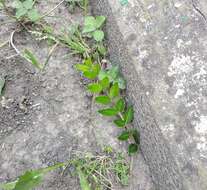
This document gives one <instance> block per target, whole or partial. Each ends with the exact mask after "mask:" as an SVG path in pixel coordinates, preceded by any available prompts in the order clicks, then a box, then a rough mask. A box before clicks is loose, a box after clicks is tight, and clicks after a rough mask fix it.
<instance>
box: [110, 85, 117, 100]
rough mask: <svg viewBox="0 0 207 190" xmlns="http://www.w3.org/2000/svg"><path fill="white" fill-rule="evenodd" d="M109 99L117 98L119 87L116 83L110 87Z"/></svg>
mask: <svg viewBox="0 0 207 190" xmlns="http://www.w3.org/2000/svg"><path fill="white" fill-rule="evenodd" d="M109 96H110V98H114V97H117V96H119V85H118V83H115V84H113V85H112V87H111V89H110V92H109Z"/></svg>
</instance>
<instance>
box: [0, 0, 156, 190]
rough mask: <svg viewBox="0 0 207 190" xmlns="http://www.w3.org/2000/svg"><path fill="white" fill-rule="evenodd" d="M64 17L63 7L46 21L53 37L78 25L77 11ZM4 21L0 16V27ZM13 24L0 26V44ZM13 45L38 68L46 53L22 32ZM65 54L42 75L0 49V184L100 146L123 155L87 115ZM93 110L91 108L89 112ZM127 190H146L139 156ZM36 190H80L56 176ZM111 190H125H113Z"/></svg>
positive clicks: (99, 122)
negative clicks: (53, 31)
mask: <svg viewBox="0 0 207 190" xmlns="http://www.w3.org/2000/svg"><path fill="white" fill-rule="evenodd" d="M57 3H58V1H57V0H52V1H42V2H41V3H40V4H39V5H38V7H39V10H40V11H41V12H45V10H49V9H51V8H52V7H54V6H55V5H56V4H57ZM75 12H76V13H75V14H70V13H69V11H68V9H67V7H66V6H65V4H62V5H61V6H60V7H59V8H58V9H56V10H55V11H54V12H52V13H51V16H54V15H55V16H59V17H47V18H46V20H47V22H49V23H50V24H52V25H53V27H54V28H55V29H56V30H57V31H59V29H60V28H62V27H68V26H69V25H70V24H71V20H73V21H74V22H82V20H83V15H82V11H81V10H79V9H77V10H76V11H75ZM8 19H9V18H8V17H6V16H5V14H4V12H3V11H1V12H0V23H3V22H5V21H7V20H8ZM16 27H17V25H16V23H7V24H2V25H0V44H2V43H4V42H6V41H9V40H10V36H11V33H12V31H14V30H15V29H16ZM14 43H15V45H16V47H17V48H18V49H19V50H23V49H24V48H28V49H30V50H32V51H33V52H35V54H36V55H37V56H38V58H39V60H40V61H41V62H44V60H45V59H46V55H47V53H48V51H49V47H48V45H47V43H45V42H37V41H36V40H35V39H34V37H32V36H31V35H30V34H28V33H26V32H20V33H18V32H16V33H15V35H14ZM69 54H70V52H69V51H68V49H65V48H63V47H58V48H57V49H56V51H55V52H54V53H53V55H52V57H51V59H50V61H49V63H48V65H47V67H46V69H45V70H44V71H43V72H40V71H38V70H36V69H35V68H34V67H33V66H32V65H31V64H30V63H28V62H27V61H26V60H24V59H23V58H21V57H20V56H18V55H16V52H15V51H14V49H13V48H12V47H10V46H9V43H7V44H6V45H5V46H3V47H2V48H1V49H0V77H1V78H5V80H6V85H5V88H4V92H3V95H2V97H0V182H6V181H10V180H13V179H16V177H17V176H18V175H20V174H22V173H23V172H24V171H25V170H28V169H32V168H33V169H34V168H39V167H45V166H47V165H50V164H53V163H56V162H59V161H66V160H68V159H69V158H70V157H71V155H72V154H73V153H74V152H77V151H81V152H87V151H92V152H98V151H99V150H100V149H101V147H103V146H104V145H110V146H112V147H113V148H115V149H116V150H118V151H123V152H124V151H125V145H124V144H120V143H118V142H117V141H116V138H115V136H116V134H117V133H118V132H119V131H118V130H117V129H116V128H115V127H114V126H113V125H112V124H111V122H110V120H106V119H105V118H102V117H100V116H99V115H97V114H96V113H95V111H92V110H91V97H90V96H88V95H87V93H86V90H85V89H84V85H83V84H82V83H81V79H80V76H79V74H78V73H77V72H76V71H75V69H74V68H73V65H74V64H75V63H77V62H79V61H80V60H79V58H77V57H72V56H70V55H69ZM94 109H96V108H94ZM133 159H134V161H133V165H134V166H133V171H132V177H131V185H130V186H129V187H127V188H126V189H136V190H137V189H138V190H152V189H154V188H153V185H152V183H151V178H150V174H149V171H148V167H147V166H146V164H145V162H144V160H143V158H142V155H141V154H139V155H137V156H135V157H134V158H133ZM38 189H44V190H59V189H61V190H75V189H80V187H79V184H78V181H77V179H75V178H72V177H71V176H70V175H65V176H61V175H60V173H59V172H58V171H57V172H54V173H52V174H50V175H49V176H48V177H47V179H46V181H45V182H44V184H43V185H42V186H41V187H39V188H38ZM114 189H125V188H123V187H114Z"/></svg>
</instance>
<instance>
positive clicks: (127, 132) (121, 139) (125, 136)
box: [118, 131, 130, 141]
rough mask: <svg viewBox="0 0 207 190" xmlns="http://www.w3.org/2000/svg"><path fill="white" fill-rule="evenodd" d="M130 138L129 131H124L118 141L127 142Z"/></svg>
mask: <svg viewBox="0 0 207 190" xmlns="http://www.w3.org/2000/svg"><path fill="white" fill-rule="evenodd" d="M129 137H130V132H129V131H123V132H122V133H121V135H119V136H118V139H119V140H120V141H127V140H128V139H129Z"/></svg>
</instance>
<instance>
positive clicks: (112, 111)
mask: <svg viewBox="0 0 207 190" xmlns="http://www.w3.org/2000/svg"><path fill="white" fill-rule="evenodd" d="M98 112H99V113H100V114H102V115H104V116H115V115H116V114H117V110H116V109H113V108H108V109H102V110H99V111H98Z"/></svg>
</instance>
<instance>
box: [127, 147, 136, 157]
mask: <svg viewBox="0 0 207 190" xmlns="http://www.w3.org/2000/svg"><path fill="white" fill-rule="evenodd" d="M137 151H138V145H137V144H130V145H129V147H128V153H129V155H130V156H131V155H132V154H134V153H136V152H137Z"/></svg>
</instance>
